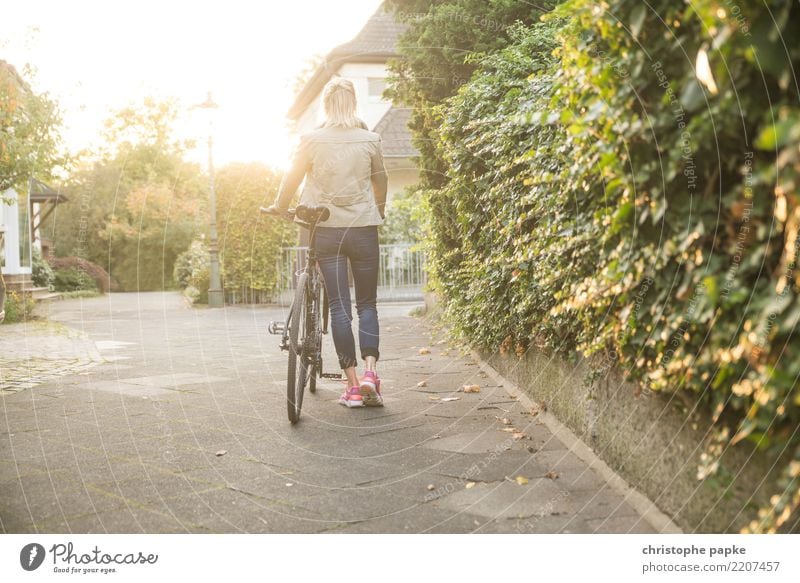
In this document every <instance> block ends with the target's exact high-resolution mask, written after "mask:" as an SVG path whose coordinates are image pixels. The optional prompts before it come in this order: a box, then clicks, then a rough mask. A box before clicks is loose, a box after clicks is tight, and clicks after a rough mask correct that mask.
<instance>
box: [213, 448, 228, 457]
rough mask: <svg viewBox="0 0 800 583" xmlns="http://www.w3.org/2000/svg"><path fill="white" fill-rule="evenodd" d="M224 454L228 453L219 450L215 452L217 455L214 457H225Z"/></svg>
mask: <svg viewBox="0 0 800 583" xmlns="http://www.w3.org/2000/svg"><path fill="white" fill-rule="evenodd" d="M226 453H228V452H227V450H224V449H221V450H219V451H218V452H217V454H216V455H217V457H219V456H222V455H225V454H226Z"/></svg>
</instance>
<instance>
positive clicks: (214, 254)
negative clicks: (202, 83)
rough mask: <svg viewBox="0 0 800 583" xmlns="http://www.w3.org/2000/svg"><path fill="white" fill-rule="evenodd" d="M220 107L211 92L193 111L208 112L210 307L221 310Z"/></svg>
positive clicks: (222, 303) (222, 302)
mask: <svg viewBox="0 0 800 583" xmlns="http://www.w3.org/2000/svg"><path fill="white" fill-rule="evenodd" d="M218 107H219V106H218V105H217V104H216V103H215V102H214V100H213V99H212V98H211V92H210V91H209V92H208V97H207V98H206V100H205V101H204V102H203V103H199V104H197V105H195V106H194V107H193V109H203V110H206V111H207V112H208V122H209V127H208V187H209V188H208V201H209V215H210V222H211V224H210V225H209V226H210V231H211V232H210V237H209V239H210V241H209V244H208V254H209V256H210V259H211V274H210V276H211V277H210V281H209V286H208V307H210V308H221V307H222V306H223V305H224V301H223V294H222V285H221V283H220V277H219V246H218V245H217V196H216V191H215V188H214V157H213V149H214V148H213V147H214V138H213V137H212V133H213V132H212V125H211V120H212V115H211V114H212V113H213V111H214V110H216V109H217V108H218Z"/></svg>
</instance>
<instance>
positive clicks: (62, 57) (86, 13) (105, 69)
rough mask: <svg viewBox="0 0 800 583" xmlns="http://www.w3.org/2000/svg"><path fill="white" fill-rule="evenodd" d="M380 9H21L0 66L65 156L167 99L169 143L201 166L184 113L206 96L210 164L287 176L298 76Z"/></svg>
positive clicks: (194, 131) (306, 5) (310, 2)
mask: <svg viewBox="0 0 800 583" xmlns="http://www.w3.org/2000/svg"><path fill="white" fill-rule="evenodd" d="M379 4H380V0H348V2H347V10H342V8H341V5H340V3H336V2H329V1H328V0H295V1H294V2H281V3H277V2H270V3H255V2H245V1H241V0H233V1H229V2H226V3H224V4H222V5H220V4H216V3H215V4H211V3H204V2H193V3H189V2H153V1H145V2H139V3H137V4H136V5H135V6H133V5H131V10H125V11H124V12H123V11H122V10H121V9H120V8H119V6H120V5H118V4H115V3H109V2H101V1H93V2H80V3H72V2H58V1H55V0H53V1H36V0H33V1H30V2H24V3H23V2H18V3H15V4H14V5H13V7H12V6H10V7H6V8H5V9H4V11H3V12H4V14H3V18H2V20H0V58H2V59H4V60H6V61H8V62H10V63H11V64H12V65H14V66H15V67H17V68H18V69H20V70H22V68H23V67H24V66H25V64H26V63H30V64H32V65H35V75H33V79H32V83H33V85H34V89H35V90H36V91H41V92H48V93H50V95H51V96H52V97H54V98H55V99H56V100H57V101H58V102H59V104H60V106H61V109H62V113H63V118H64V124H63V132H62V135H63V137H64V141H65V145H66V147H67V148H68V149H69V150H70V151H72V152H76V151H78V150H80V149H83V148H87V147H91V146H93V145H96V144H97V142H98V139H99V134H100V131H101V129H102V122H103V120H104V119H105V118H106V117H107V116H108V115H109V114H110V112H111V111H113V110H115V109H118V108H121V107H125V106H127V105H130V104H136V103H141V102H142V100H143V99H144V98H145V97H148V96H152V97H155V98H157V99H158V98H169V97H173V98H176V99H177V100H178V102H179V103H180V104H181V107H182V108H184V107H185V109H186V115H185V116H183V115H182V116H181V117H182V119H180V120H179V121H178V123H177V124H176V133H178V135H179V136H181V137H185V138H195V139H197V141H198V143H197V148H195V149H194V151H193V152H191V153H190V154H189V155H190V157H191V158H192V159H196V160H197V161H202V160H205V156H206V150H205V139H206V136H207V126H202V125H201V126H198V124H197V123H195V121H193V120H192V119H191V118H192V117H193V116H192V115H191V112H190V111H189V108H190V107H191V106H192V105H194V104H196V103H198V102H201V101H203V100H204V99H205V97H206V95H207V92H208V91H209V90H210V91H212V93H213V97H214V101H216V102H217V103H218V104H219V110H218V111H217V112H216V120H215V121H214V157H215V161H216V163H217V164H220V165H221V164H225V163H228V162H233V161H243V162H246V161H261V162H265V163H267V164H270V165H272V166H276V167H285V165H286V164H287V162H288V158H289V155H290V152H291V147H292V143H291V138H290V132H289V127H288V125H287V119H286V112H287V111H288V109H289V106H290V105H291V103H292V99H293V85H294V81H295V79H296V77H297V76H298V74H299V73H300V72H301V71H302V70H303V69H305V68H306V65H307V63H308V62H309V61H310V60H311V59H312V58H314V56H315V55H319V54H325V53H327V52H328V51H329V50H330V49H331V48H333V47H334V46H336V45H337V44H340V43H342V42H344V41H346V40H348V39H349V38H351V37H352V36H353V35H354V34H355V33H356V32H358V30H359V29H360V28H361V27H362V26H363V24H364V22H365V21H366V20H367V18H368V17H369V16H370V14H372V12H374V10H375V9H377V7H378V5H379Z"/></svg>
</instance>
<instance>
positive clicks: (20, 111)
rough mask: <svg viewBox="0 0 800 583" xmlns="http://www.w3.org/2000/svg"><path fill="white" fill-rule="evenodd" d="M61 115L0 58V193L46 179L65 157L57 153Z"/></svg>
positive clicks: (54, 106) (45, 96)
mask: <svg viewBox="0 0 800 583" xmlns="http://www.w3.org/2000/svg"><path fill="white" fill-rule="evenodd" d="M60 126H61V115H60V112H59V110H58V105H57V103H56V102H55V101H53V100H52V99H50V98H49V97H48V95H47V94H46V93H45V94H41V95H39V94H36V93H34V92H33V90H32V89H31V87H30V86H29V85H28V83H27V82H26V81H25V79H24V78H23V77H22V76H21V75H20V74H19V73H18V72H17V70H16V69H15V68H14V67H13V66H12V65H10V64H9V63H7V62H5V61H3V60H0V193H3V192H5V191H6V190H8V189H9V188H12V187H22V186H24V187H25V188H27V181H28V179H30V178H32V177H34V176H35V177H36V178H39V179H41V180H48V179H50V178H51V176H52V172H53V170H54V169H55V168H56V167H57V166H60V165H61V166H63V165H64V164H65V163H66V158H65V157H64V156H63V155H62V154H61V153H60V151H59V148H60V144H61V136H60V133H59V130H60Z"/></svg>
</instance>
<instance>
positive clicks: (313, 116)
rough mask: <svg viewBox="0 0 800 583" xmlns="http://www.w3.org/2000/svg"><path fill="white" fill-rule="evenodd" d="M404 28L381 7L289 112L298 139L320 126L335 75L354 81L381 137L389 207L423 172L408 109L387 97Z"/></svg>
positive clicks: (364, 113) (365, 114)
mask: <svg viewBox="0 0 800 583" xmlns="http://www.w3.org/2000/svg"><path fill="white" fill-rule="evenodd" d="M404 30H405V25H404V24H401V23H398V22H396V21H395V19H394V17H393V16H392V14H391V12H389V11H387V10H386V9H384V7H383V6H381V7H380V8H378V10H377V11H376V12H375V14H373V15H372V16H371V17H370V19H369V20H368V21H367V23H366V24H365V25H364V28H362V29H361V32H359V33H358V34H357V35H356V37H355V38H353V39H352V40H351V41H349V42H347V43H345V44H343V45H340V46H338V47H336V48H335V49H333V50H332V51H331V52H330V53H328V55H327V56H326V57H325V59H324V61H323V62H322V63H321V64H320V65H319V66H318V67H317V68H316V69H315V70H314V72H313V74H312V75H311V77H310V78H309V80H308V81H306V83H305V85H304V86H303V87H302V88H301V90H300V92H299V93H298V95H297V97H296V98H295V101H294V104H293V105H292V107H291V109H290V110H289V118H290V119H291V120H292V121H293V122H294V127H293V131H294V133H295V134H296V135H299V134H303V133H305V132H308V131H311V130H313V129H314V128H316V127H318V126H319V125H320V123H321V122H322V121H323V115H324V114H323V109H322V89H323V88H324V87H325V84H326V83H327V82H328V81H329V80H330V79H331V77H333V76H341V77H345V78H347V79H349V80H350V81H352V82H353V85H354V86H355V89H356V99H357V100H358V109H359V116H360V117H361V119H363V120H364V122H365V123H366V124H367V127H368V128H369V129H370V130H372V131H374V132H377V133H378V134H380V135H381V137H382V139H383V152H384V158H385V165H386V171H387V173H388V175H389V190H388V195H387V208H391V200H392V196H393V195H394V194H396V193H398V192H401V191H402V190H403V189H404V188H405V187H406V186H409V185H412V184H416V183H417V182H418V178H419V171H418V170H417V167H416V164H415V163H414V161H413V157H415V156H416V155H417V154H418V153H417V150H416V148H414V146H413V144H412V143H411V133H410V131H409V129H408V120H409V118H410V114H411V112H410V110H409V109H407V108H401V107H396V106H395V105H394V104H392V102H391V101H389V100H387V99H385V98H384V97H383V91H384V89H385V88H386V77H387V76H388V70H387V68H386V64H387V61H388V60H389V59H391V58H395V57H398V56H399V55H398V54H397V50H396V45H397V40H398V37H399V36H400V34H401V33H402V32H403V31H404Z"/></svg>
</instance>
